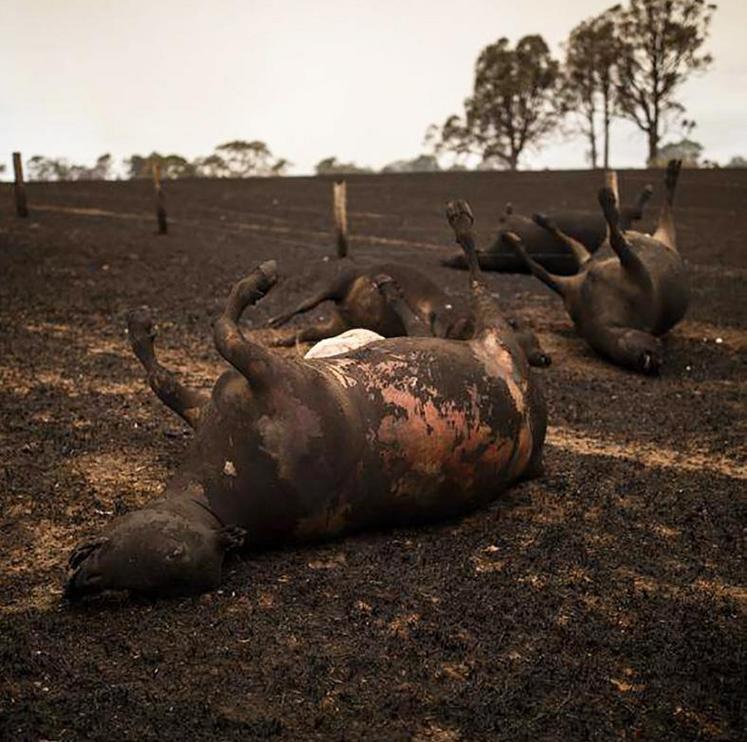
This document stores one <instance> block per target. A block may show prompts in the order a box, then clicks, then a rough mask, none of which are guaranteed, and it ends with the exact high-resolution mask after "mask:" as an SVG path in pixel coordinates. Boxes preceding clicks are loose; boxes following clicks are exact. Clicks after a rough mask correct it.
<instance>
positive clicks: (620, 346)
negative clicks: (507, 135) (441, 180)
mask: <svg viewBox="0 0 747 742" xmlns="http://www.w3.org/2000/svg"><path fill="white" fill-rule="evenodd" d="M680 165H681V163H680V162H679V161H674V160H673V161H671V162H670V163H669V165H668V167H667V172H666V179H665V186H666V193H665V198H664V203H663V205H662V208H661V213H660V216H659V223H658V226H657V228H656V231H655V232H654V234H653V235H652V236H649V235H647V234H642V233H640V232H633V231H630V230H628V231H624V230H623V229H622V227H621V224H620V214H619V212H618V209H617V201H616V199H615V194H614V192H613V191H612V190H611V189H610V188H603V189H602V190H601V191H600V192H599V203H600V205H601V207H602V212H603V214H604V218H605V220H606V221H607V224H608V225H609V233H610V246H611V247H612V249H613V250H614V252H615V253H616V257H611V258H599V257H597V258H592V256H591V255H590V253H589V252H588V250H587V249H586V248H585V247H584V246H583V245H582V244H581V243H580V242H578V241H577V240H575V239H573V238H572V237H571V236H570V235H568V234H565V233H564V232H563V231H562V230H560V229H559V227H558V226H557V225H556V224H554V223H553V222H552V220H550V219H547V218H540V219H539V223H540V224H541V225H542V227H543V228H544V229H545V230H547V231H548V232H549V233H551V234H552V235H553V236H555V237H556V238H557V239H560V240H563V241H564V242H565V244H566V246H567V247H568V249H569V250H570V251H571V253H572V254H573V256H574V259H575V260H576V263H577V269H578V273H577V275H573V276H558V275H555V274H553V273H551V272H550V271H548V270H546V269H545V268H544V267H543V266H541V265H540V264H539V263H538V262H537V261H536V260H534V259H533V258H532V257H531V256H530V255H529V254H528V251H527V250H526V249H525V247H524V245H523V244H522V241H521V239H520V237H519V236H518V235H515V234H511V233H509V234H507V235H505V236H504V240H505V241H506V243H507V245H508V246H510V247H511V249H513V250H514V251H515V252H516V255H517V256H518V257H519V258H520V259H521V260H522V261H523V262H524V263H525V265H526V266H527V268H528V269H529V270H530V271H531V272H532V273H533V274H534V275H535V276H536V277H537V278H539V279H540V280H541V281H542V282H543V283H545V284H546V285H547V286H549V287H550V288H551V289H552V290H553V291H556V292H557V293H558V294H560V295H561V296H562V297H563V301H564V302H565V306H566V309H567V310H568V314H569V315H570V316H571V319H572V320H573V323H574V324H575V326H576V330H577V331H578V333H579V334H580V335H581V336H582V337H584V338H585V339H586V341H587V342H588V343H589V345H591V347H592V348H594V350H596V351H597V352H598V353H599V354H600V355H602V356H604V357H606V358H608V359H610V360H611V361H613V362H614V363H616V364H618V365H620V366H624V367H626V368H631V369H634V370H636V371H641V372H643V373H657V372H658V371H659V368H660V366H661V364H662V360H663V357H662V343H661V340H660V339H659V336H661V335H663V334H664V333H666V332H667V331H668V330H670V329H671V328H672V327H674V326H675V325H676V324H677V323H678V322H679V321H680V320H681V319H682V318H683V317H684V316H685V312H686V311H687V306H688V302H689V288H688V280H687V271H686V268H685V264H684V262H683V260H682V258H681V256H680V254H679V253H678V252H677V241H676V234H675V227H674V218H673V213H672V206H673V203H674V193H675V189H676V186H677V179H678V176H679V171H680Z"/></svg>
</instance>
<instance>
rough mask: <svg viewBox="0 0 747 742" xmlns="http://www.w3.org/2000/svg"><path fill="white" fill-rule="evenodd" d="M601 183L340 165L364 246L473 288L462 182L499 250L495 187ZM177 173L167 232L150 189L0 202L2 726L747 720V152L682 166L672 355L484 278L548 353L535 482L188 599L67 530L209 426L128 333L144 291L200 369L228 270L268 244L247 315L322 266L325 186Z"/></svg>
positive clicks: (206, 382) (305, 288) (388, 734)
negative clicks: (640, 348)
mask: <svg viewBox="0 0 747 742" xmlns="http://www.w3.org/2000/svg"><path fill="white" fill-rule="evenodd" d="M646 182H652V183H653V184H654V186H655V188H656V194H655V197H654V203H653V205H652V206H651V207H650V208H649V215H650V216H649V218H648V219H647V220H645V222H644V224H643V226H644V227H645V228H649V229H650V228H651V226H652V225H653V223H654V215H655V210H656V208H657V205H658V198H660V197H661V191H662V188H661V173H646V172H629V173H621V187H622V189H624V190H626V191H628V192H635V191H637V190H638V189H639V188H640V187H641V186H642V185H643V184H645V183H646ZM598 184H599V176H598V175H595V174H591V173H521V174H496V173H477V174H475V173H472V174H461V173H460V174H448V175H424V176H415V175H414V176H375V177H370V176H369V177H363V176H361V177H353V178H350V179H349V180H348V199H349V212H350V213H349V222H350V225H351V235H352V240H351V243H352V244H351V255H352V257H353V259H354V260H355V261H357V262H359V263H360V264H362V265H367V264H373V263H375V262H382V261H400V262H402V263H406V264H409V265H413V266H417V267H419V268H420V269H422V270H424V271H426V272H427V273H428V274H429V275H430V276H432V277H434V278H435V279H436V280H437V281H438V283H439V284H440V285H442V286H443V287H444V288H445V289H446V290H447V291H448V292H449V293H450V294H451V295H453V296H454V297H455V299H459V298H465V297H466V295H467V277H466V274H465V273H463V272H459V271H450V270H448V269H446V268H443V267H441V266H440V265H439V260H440V259H441V258H443V257H445V256H447V255H449V254H451V253H452V252H454V251H455V250H456V249H457V248H456V246H455V245H453V244H452V243H451V239H450V230H449V228H448V225H447V224H446V220H445V218H444V216H443V204H444V202H445V201H446V200H447V199H449V198H455V197H457V198H466V199H468V200H469V201H470V202H471V204H472V207H473V210H474V212H475V215H476V217H477V226H478V229H479V234H480V235H481V236H482V244H483V245H486V244H487V243H488V242H489V241H490V240H491V238H492V236H493V234H494V232H495V230H496V228H497V224H498V217H499V215H500V212H501V211H502V204H503V202H505V201H507V200H510V201H512V202H513V204H514V207H515V209H516V210H517V211H524V212H528V213H531V212H532V211H533V210H539V209H549V208H556V209H558V208H563V207H568V208H594V207H595V204H596V188H597V186H598ZM4 188H7V187H4ZM164 188H165V190H166V198H167V207H168V209H169V216H170V218H171V224H170V233H169V235H168V236H160V237H159V236H157V235H156V234H155V226H156V225H155V214H154V208H153V206H154V205H153V199H152V188H151V186H150V184H149V183H147V182H127V183H92V184H84V183H76V184H31V185H30V186H29V188H28V194H29V204H30V207H31V212H32V213H31V217H30V218H29V219H26V220H20V219H16V218H15V217H14V216H13V215H12V212H11V208H10V194H9V192H8V193H4V194H3V203H4V206H3V211H2V213H0V507H1V510H0V738H1V739H9V740H10V739H13V740H26V739H29V740H37V739H55V740H66V739H91V740H97V739H101V740H104V739H106V740H108V739H112V738H116V739H127V740H148V739H160V740H164V739H172V738H179V739H220V740H233V739H241V740H246V739H265V738H277V739H293V740H295V739H320V740H321V739H324V740H328V739H412V738H414V739H420V740H444V741H445V740H459V739H461V740H476V739H507V740H508V739H510V740H516V739H532V740H535V739H610V738H629V737H637V738H643V739H693V738H710V739H736V738H738V737H740V735H741V734H742V733H743V732H744V727H743V722H744V713H745V708H744V703H745V701H744V698H745V683H744V680H745V674H744V673H745V666H746V659H747V658H746V656H745V655H746V654H747V652H746V650H745V647H746V646H747V644H746V643H745V633H746V632H745V619H746V615H745V614H746V613H747V588H746V587H745V579H744V578H745V571H744V563H743V560H742V557H743V553H744V534H745V531H744V529H745V489H746V484H747V459H746V457H745V350H746V349H747V298H746V297H745V278H747V252H745V250H744V239H745V237H744V236H745V234H747V212H745V204H747V172H745V171H737V170H735V171H728V170H723V171H719V172H715V171H714V172H691V171H687V172H683V174H682V178H681V183H680V190H679V193H678V197H677V204H676V218H677V223H678V231H679V236H680V242H681V252H682V253H683V255H684V257H685V258H686V259H687V260H688V261H689V263H690V267H691V275H692V288H693V297H692V302H691V308H690V312H689V314H688V317H687V318H686V320H685V321H684V322H683V323H682V324H681V325H679V326H678V327H677V328H675V330H674V331H673V332H672V333H671V335H670V336H669V338H668V340H667V343H666V361H665V366H664V369H663V372H662V375H661V376H660V377H659V378H644V377H641V376H637V375H634V374H631V373H628V372H625V371H623V370H621V369H618V368H615V367H613V366H611V365H609V364H607V363H605V362H604V361H603V360H601V359H599V358H598V357H596V356H595V355H594V354H593V352H592V351H591V350H590V349H589V348H588V347H587V346H586V345H585V344H584V342H583V341H581V340H580V339H579V338H578V337H577V336H576V335H575V334H574V332H573V328H572V326H571V323H570V321H569V320H568V318H567V317H566V316H565V313H564V311H563V308H562V305H561V302H560V300H559V299H558V298H557V297H555V296H554V295H551V294H550V293H549V291H547V290H546V289H545V288H544V287H543V286H541V285H540V284H539V283H538V282H537V281H536V280H534V279H532V278H530V277H528V276H507V275H498V274H489V278H488V281H489V283H490V285H491V286H492V287H494V290H495V291H496V292H497V294H498V295H499V301H500V302H501V304H502V306H503V307H504V308H505V310H506V312H507V313H508V312H511V313H515V314H517V315H521V316H525V317H526V318H527V319H529V320H530V321H531V322H532V323H533V325H534V327H535V329H536V330H537V331H538V333H539V336H540V340H541V342H542V344H543V346H544V348H545V350H546V351H548V352H549V353H550V354H551V355H552V357H553V365H552V366H551V367H549V368H547V369H541V370H539V371H538V372H537V373H538V374H539V375H540V376H541V377H542V379H543V381H544V386H545V389H546V395H547V399H548V402H549V407H550V431H549V437H548V443H547V447H546V456H545V468H546V473H545V476H544V477H543V478H542V479H538V480H534V481H532V482H529V483H525V484H521V485H520V486H517V487H516V488H514V489H513V490H512V491H511V492H510V493H509V494H508V495H507V496H505V497H503V498H502V499H501V500H500V501H498V502H496V503H495V504H494V505H493V506H492V507H489V508H487V509H484V510H481V511H480V512H476V513H473V514H470V515H469V516H467V517H466V518H464V519H461V520H458V521H453V522H449V523H445V524H441V525H439V526H433V527H428V528H419V529H411V530H398V531H388V532H373V533H366V534H362V535H360V536H357V537H352V538H348V539H345V540H342V541H337V542H334V543H330V544H325V545H320V546H316V547H304V548H297V549H286V550H278V551H275V552H269V553H261V554H245V555H242V556H240V557H236V558H233V559H232V560H231V561H230V562H229V563H228V565H227V569H226V575H225V580H224V584H223V586H222V588H221V589H220V590H219V591H217V592H215V593H212V594H209V595H205V596H202V597H199V598H194V599H182V600H171V601H160V602H156V603H149V602H143V601H138V600H129V601H126V600H122V599H104V600H96V601H92V602H90V603H87V604H83V605H79V606H74V607H71V606H68V605H65V604H63V603H62V601H61V583H62V579H63V577H64V563H65V559H66V557H67V554H68V552H69V550H70V549H71V548H72V546H73V545H74V544H75V542H76V541H78V540H79V539H81V538H83V537H85V536H87V535H89V534H92V533H95V532H97V531H98V530H100V529H101V528H103V527H105V526H106V524H107V523H108V522H109V521H110V520H111V519H112V518H113V517H115V515H116V514H117V513H119V512H123V511H126V510H128V509H132V508H137V507H139V506H140V505H142V504H143V503H145V502H147V501H148V500H149V499H150V498H152V497H153V496H154V495H155V494H156V493H157V492H158V490H159V487H160V485H161V484H162V483H163V482H164V480H165V478H166V477H167V476H168V475H169V474H170V473H171V472H172V471H173V470H174V468H175V467H176V465H177V463H178V461H179V459H180V456H182V455H183V454H184V451H185V449H186V447H187V445H188V443H189V438H190V433H189V431H188V429H187V428H186V426H184V425H183V424H182V423H181V422H180V421H179V420H178V419H177V418H176V417H175V416H174V415H173V414H172V413H171V412H169V411H168V410H167V409H165V408H164V407H163V406H162V405H161V404H160V403H159V402H158V401H157V400H156V399H155V397H154V396H153V395H152V394H151V392H150V390H149V389H148V388H147V386H146V384H145V382H144V379H143V373H142V371H141V369H140V367H139V365H138V364H137V362H136V360H135V358H134V357H133V356H132V355H131V353H130V352H129V349H128V346H127V342H126V338H125V335H124V316H125V312H126V311H127V309H128V308H130V307H132V306H137V305H141V304H147V305H149V306H150V307H151V308H152V310H153V313H154V316H155V318H156V320H157V322H158V327H159V337H158V340H157V347H158V349H159V351H160V353H161V355H162V358H163V360H164V362H165V363H167V364H169V365H171V366H172V367H174V368H175V369H177V370H178V371H179V372H180V373H181V374H182V375H183V376H184V378H186V379H187V380H188V381H190V382H191V383H193V384H199V385H203V386H206V387H208V386H210V384H211V382H212V380H214V379H215V378H216V376H217V375H218V374H219V373H220V371H221V369H222V364H221V361H220V359H219V357H218V354H217V352H216V351H215V350H214V348H213V345H212V342H211V329H210V321H211V318H212V317H213V316H214V315H215V314H216V312H217V311H218V309H219V308H220V306H221V304H222V301H223V299H224V298H225V296H226V295H227V292H228V289H229V288H230V286H231V284H232V283H233V282H234V281H235V280H236V279H237V278H238V277H240V276H242V275H244V274H246V273H247V272H248V271H249V270H251V269H252V268H253V267H254V266H255V265H256V264H257V263H259V262H260V261H262V260H264V259H267V258H277V260H278V266H279V271H280V274H281V281H280V282H279V284H278V286H277V287H276V288H275V289H274V290H273V291H272V292H271V293H270V294H269V296H268V297H267V298H266V299H264V300H263V301H262V302H261V303H260V304H259V305H257V306H256V307H255V308H254V309H252V310H250V311H248V312H247V315H246V318H245V323H246V328H247V329H248V330H251V329H252V328H259V327H261V326H262V325H263V324H264V322H265V321H266V319H267V318H268V317H270V316H272V315H273V314H275V313H277V312H278V311H279V310H280V309H281V308H283V307H284V306H285V305H286V304H287V303H288V302H291V301H293V302H296V301H298V300H299V299H300V298H301V297H302V296H304V295H306V294H307V293H308V292H309V291H310V290H311V288H312V286H313V285H314V284H315V282H317V281H320V280H322V278H324V277H325V276H328V275H330V274H331V273H332V272H333V271H334V270H335V265H334V262H335V260H334V254H335V248H334V241H333V236H332V232H331V229H330V227H331V225H330V221H331V215H330V209H331V197H330V192H331V182H330V181H329V180H324V179H312V178H293V179H264V180H247V181H234V182H232V181H182V182H167V183H165V184H164ZM325 258H328V259H325ZM324 311H325V307H324V305H323V306H321V307H320V308H319V309H318V311H317V312H315V313H313V316H320V315H323V314H324ZM297 321H298V322H302V321H303V319H302V318H300V319H299V320H297ZM284 352H290V353H295V352H298V350H297V349H293V348H292V349H289V350H287V351H284Z"/></svg>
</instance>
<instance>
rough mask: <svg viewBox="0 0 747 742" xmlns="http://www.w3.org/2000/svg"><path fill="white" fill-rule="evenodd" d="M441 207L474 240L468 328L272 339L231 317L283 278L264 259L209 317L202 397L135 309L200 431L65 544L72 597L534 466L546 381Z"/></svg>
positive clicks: (439, 514) (133, 330) (187, 581)
mask: <svg viewBox="0 0 747 742" xmlns="http://www.w3.org/2000/svg"><path fill="white" fill-rule="evenodd" d="M448 216H449V220H450V223H451V224H452V226H453V228H454V230H455V232H456V234H457V238H458V239H459V241H460V243H461V244H462V246H463V248H464V249H465V251H466V252H467V253H468V255H469V262H470V269H471V274H470V288H471V295H472V307H473V312H474V318H475V320H474V321H475V332H474V337H473V338H472V339H470V340H468V341H459V340H446V339H442V338H432V337H398V338H392V339H387V340H381V341H379V342H375V343H372V344H370V345H367V346H365V347H364V348H359V349H358V350H355V351H353V352H350V353H347V354H345V355H342V356H337V357H335V358H319V359H314V360H304V359H301V358H297V357H288V356H285V355H281V354H278V353H276V352H274V351H273V350H271V349H268V348H265V347H264V346H262V345H258V344H255V343H253V342H251V340H249V339H248V338H246V337H245V336H244V335H242V333H241V331H240V330H239V327H238V322H239V318H240V316H241V314H242V312H243V311H244V309H245V308H246V307H247V306H248V305H250V304H253V303H254V302H256V301H257V299H259V298H260V297H261V296H263V295H264V294H265V293H266V292H267V291H268V290H269V289H270V288H271V287H272V286H273V284H274V283H275V282H276V280H277V275H276V268H275V264H274V262H272V261H271V262H267V263H263V264H262V265H260V266H259V268H257V269H256V270H255V271H254V272H253V273H252V274H251V275H249V276H248V277H247V278H245V279H244V280H243V281H240V282H239V283H238V284H236V286H234V288H233V290H232V291H231V294H230V296H229V298H228V301H227V303H226V307H225V310H224V312H223V314H222V315H221V316H220V317H219V319H218V320H217V321H216V322H215V325H214V339H215V345H216V347H217V349H218V351H219V352H220V353H221V355H222V356H223V357H224V358H225V359H226V360H227V361H228V363H230V364H231V366H232V367H233V368H232V369H231V370H229V371H226V372H225V373H224V374H223V375H222V376H221V377H220V378H219V379H218V381H217V382H216V384H215V386H214V388H213V391H212V394H211V395H210V396H209V397H208V396H206V395H203V394H202V393H200V392H198V391H195V390H191V389H188V388H186V387H184V386H183V385H182V384H180V383H179V381H178V380H177V379H176V378H175V377H174V375H173V374H172V373H171V372H169V371H168V370H167V369H165V368H164V367H163V366H161V365H160V364H159V362H158V361H157V360H156V356H155V352H154V349H153V339H154V333H153V329H152V325H151V322H150V319H149V317H148V316H147V314H146V313H144V312H143V311H140V312H135V313H133V314H132V315H131V316H130V318H129V333H130V339H131V342H132V345H133V348H134V350H135V353H136V354H137V356H138V358H139V359H140V360H141V361H142V363H143V365H144V367H145V369H146V371H147V373H148V379H149V381H150V384H151V386H152V388H153V389H154V391H155V392H156V394H157V395H158V396H159V397H160V398H161V400H163V401H164V402H165V403H166V404H167V405H168V406H169V407H170V408H171V409H172V410H174V411H175V412H176V413H178V414H179V415H181V416H182V417H183V418H184V419H185V420H186V421H187V422H188V423H189V424H190V425H192V426H193V427H195V429H196V433H195V438H194V442H193V444H192V446H191V448H190V450H189V452H188V453H187V456H186V458H185V460H184V462H183V463H182V465H181V466H180V467H179V468H178V470H177V472H176V474H175V475H174V476H173V477H172V478H171V480H170V481H169V482H168V484H167V485H166V488H165V491H164V493H163V496H162V497H161V498H159V499H158V500H156V501H155V502H153V503H151V504H150V505H148V506H146V507H145V508H143V509H141V510H138V511H136V512H132V513H129V514H127V515H124V516H122V517H121V518H119V519H118V520H116V521H115V522H114V523H113V524H112V525H111V527H110V528H109V529H108V530H107V532H106V533H104V534H103V535H102V536H101V537H99V538H95V539H93V540H91V541H87V542H84V543H82V544H80V545H79V546H78V547H77V548H76V549H75V550H74V552H73V553H72V555H71V557H70V560H69V568H70V576H69V579H68V582H67V585H66V591H65V592H66V596H67V597H68V598H69V599H71V600H75V599H79V598H82V597H83V596H87V595H93V594H96V593H100V592H102V591H105V590H130V591H133V592H136V593H143V594H148V595H152V596H165V595H181V594H187V593H196V592H201V591H205V590H211V589H213V588H215V587H216V586H217V585H218V584H219V582H220V579H221V571H222V564H223V558H224V554H225V552H226V550H227V549H228V548H231V547H237V546H242V545H244V546H247V547H251V548H259V547H270V546H275V545H279V544H283V543H287V542H298V541H309V540H318V539H324V538H330V537H334V536H338V535H340V534H346V533H352V532H354V531H358V530H361V529H364V528H371V527H379V526H384V525H394V524H407V525H412V524H416V523H422V522H427V521H434V520H437V519H440V518H445V517H449V516H455V515H458V514H460V513H465V512H468V511H469V510H472V509H474V508H476V507H479V506H480V505H482V504H485V503H487V502H489V501H491V500H493V499H495V498H496V497H497V496H498V495H499V494H500V493H501V492H502V491H504V490H505V489H506V488H507V487H509V486H511V485H512V484H513V483H515V482H517V481H518V480H519V479H521V478H526V477H527V476H530V475H532V474H535V473H537V472H538V471H539V468H540V463H541V457H542V448H543V442H544V438H545V427H546V409H545V404H544V401H543V398H542V394H541V392H540V390H539V388H538V387H537V384H536V382H535V380H534V378H533V375H532V372H531V370H530V368H529V365H528V363H527V361H526V358H525V357H524V354H523V352H522V351H521V349H520V348H519V346H518V343H517V341H516V338H515V336H514V333H513V330H512V329H511V327H510V326H509V325H508V324H507V323H506V322H505V320H504V319H503V317H502V315H501V312H500V311H499V310H498V307H497V306H496V304H495V302H494V300H493V298H492V297H491V295H490V293H489V291H488V290H487V288H486V287H485V286H484V285H483V283H482V281H481V279H480V276H479V274H478V270H479V269H478V267H477V259H476V256H475V254H474V243H473V240H472V233H471V225H472V217H471V213H470V211H469V208H468V206H467V205H466V204H464V203H461V202H460V203H456V204H452V205H451V206H450V208H449V210H448ZM391 288H392V287H391V286H390V287H389V288H386V287H384V288H383V293H384V294H385V295H386V294H388V293H390V289H391ZM395 294H396V292H395ZM395 298H396V296H395Z"/></svg>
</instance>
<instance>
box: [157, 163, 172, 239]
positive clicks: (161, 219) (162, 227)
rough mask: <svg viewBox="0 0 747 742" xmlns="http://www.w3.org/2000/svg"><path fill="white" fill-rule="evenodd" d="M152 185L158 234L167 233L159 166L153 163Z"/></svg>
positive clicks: (167, 225) (167, 227) (167, 223)
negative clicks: (154, 194)
mask: <svg viewBox="0 0 747 742" xmlns="http://www.w3.org/2000/svg"><path fill="white" fill-rule="evenodd" d="M153 185H154V187H155V189H156V220H157V221H158V234H168V233H169V222H168V219H167V218H166V204H165V198H164V195H163V188H161V166H160V165H159V164H158V163H157V162H154V163H153Z"/></svg>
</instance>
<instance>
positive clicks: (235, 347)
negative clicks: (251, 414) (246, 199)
mask: <svg viewBox="0 0 747 742" xmlns="http://www.w3.org/2000/svg"><path fill="white" fill-rule="evenodd" d="M276 281H277V266H276V263H275V261H274V260H268V261H266V262H265V263H262V264H261V265H260V266H259V267H258V268H256V269H255V270H254V271H253V272H252V273H250V274H249V275H248V276H247V277H246V278H244V279H243V280H241V281H239V282H238V283H237V284H235V285H234V287H233V288H232V289H231V293H230V294H229V296H228V299H227V301H226V306H225V309H224V310H223V314H221V315H220V317H218V319H217V320H216V321H215V324H214V325H213V339H214V341H215V347H216V348H217V349H218V352H219V353H220V354H221V355H222V356H223V358H225V359H226V360H227V361H228V362H229V363H230V364H231V365H232V366H233V367H234V368H235V369H236V370H237V371H239V372H240V373H241V374H243V375H244V377H245V378H246V380H247V381H248V382H249V384H250V385H251V386H252V387H253V388H255V389H258V390H261V389H263V388H265V387H266V386H267V385H270V384H271V383H272V382H273V380H277V379H278V378H281V377H282V376H283V374H284V372H285V371H286V370H287V363H286V362H285V361H284V360H283V359H282V358H281V357H279V356H277V355H276V354H274V353H273V352H272V351H271V350H269V349H268V348H265V347H264V346H263V345H259V344H258V343H253V342H251V341H250V340H248V339H247V338H246V337H244V336H243V335H242V334H241V331H240V330H239V327H238V321H239V318H240V317H241V314H242V313H243V311H244V309H245V308H246V307H247V306H249V305H250V304H254V303H255V302H256V301H257V300H258V299H261V298H262V297H263V296H264V295H265V294H266V293H267V291H269V289H270V288H271V287H272V286H274V285H275V283H276Z"/></svg>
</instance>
